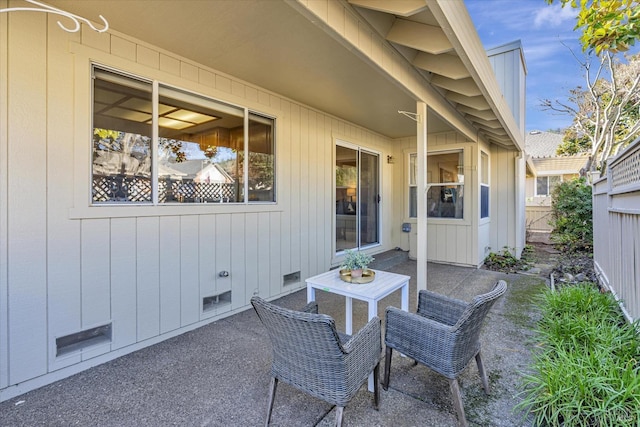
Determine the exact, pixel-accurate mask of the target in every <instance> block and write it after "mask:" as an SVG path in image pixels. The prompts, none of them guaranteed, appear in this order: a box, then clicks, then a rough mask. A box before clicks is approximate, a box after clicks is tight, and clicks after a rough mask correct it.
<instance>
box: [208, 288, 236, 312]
mask: <svg viewBox="0 0 640 427" xmlns="http://www.w3.org/2000/svg"><path fill="white" fill-rule="evenodd" d="M227 304H231V291H226V292H223V293H221V294H217V295H211V296H208V297H204V298H202V312H204V313H206V312H208V311H211V310H213V309H214V308H218V307H222V306H224V305H227Z"/></svg>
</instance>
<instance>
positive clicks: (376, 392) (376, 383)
mask: <svg viewBox="0 0 640 427" xmlns="http://www.w3.org/2000/svg"><path fill="white" fill-rule="evenodd" d="M379 375H380V362H378V364H377V365H376V367H375V368H373V408H374V409H375V410H376V411H377V410H378V409H379V408H380V378H379Z"/></svg>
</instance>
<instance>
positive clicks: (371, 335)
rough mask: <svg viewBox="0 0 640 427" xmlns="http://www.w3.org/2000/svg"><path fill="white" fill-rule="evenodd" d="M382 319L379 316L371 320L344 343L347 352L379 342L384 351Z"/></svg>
mask: <svg viewBox="0 0 640 427" xmlns="http://www.w3.org/2000/svg"><path fill="white" fill-rule="evenodd" d="M381 323H382V321H381V320H380V318H378V317H377V316H376V317H374V318H372V319H371V320H369V322H367V324H366V325H364V326H363V327H362V329H360V330H359V331H358V332H356V333H355V335H352V336H351V339H350V340H349V341H347V342H346V343H343V345H342V348H343V349H344V352H345V353H347V354H348V353H351V352H352V351H354V349H357V348H358V347H360V346H363V345H364V346H371V344H374V345H375V344H377V346H378V347H379V348H380V352H382V327H381Z"/></svg>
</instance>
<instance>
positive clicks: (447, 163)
mask: <svg viewBox="0 0 640 427" xmlns="http://www.w3.org/2000/svg"><path fill="white" fill-rule="evenodd" d="M427 180H428V182H429V183H463V182H464V164H463V153H462V151H460V152H453V153H444V154H429V155H428V156H427Z"/></svg>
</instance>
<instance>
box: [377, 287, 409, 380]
mask: <svg viewBox="0 0 640 427" xmlns="http://www.w3.org/2000/svg"><path fill="white" fill-rule="evenodd" d="M407 295H409V294H407ZM377 315H378V301H369V319H368V320H371V319H373V318H374V317H375V316H377ZM367 388H368V389H369V391H373V374H369V381H368V384H367Z"/></svg>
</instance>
